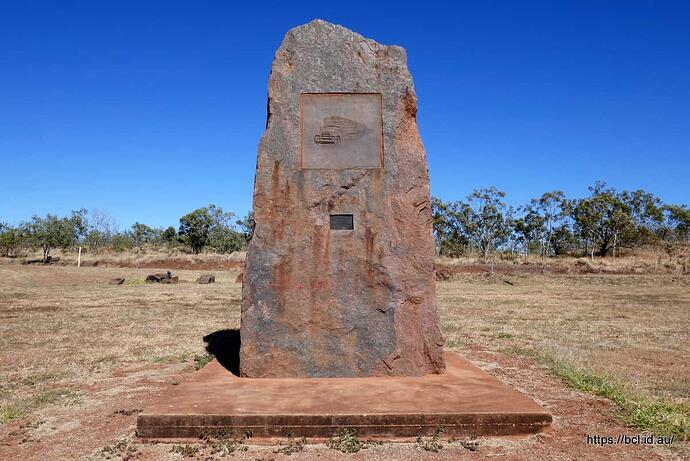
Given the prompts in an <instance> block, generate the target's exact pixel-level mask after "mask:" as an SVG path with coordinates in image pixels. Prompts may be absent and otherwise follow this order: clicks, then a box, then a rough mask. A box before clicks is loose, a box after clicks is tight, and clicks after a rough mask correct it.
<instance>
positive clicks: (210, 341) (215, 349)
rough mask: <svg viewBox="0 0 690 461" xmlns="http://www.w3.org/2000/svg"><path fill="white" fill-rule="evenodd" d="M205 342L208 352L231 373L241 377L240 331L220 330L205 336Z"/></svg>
mask: <svg viewBox="0 0 690 461" xmlns="http://www.w3.org/2000/svg"><path fill="white" fill-rule="evenodd" d="M204 342H205V343H206V352H208V353H209V354H213V355H214V356H215V357H216V360H218V363H220V364H221V365H222V366H223V367H224V368H225V369H226V370H228V371H229V372H230V373H232V374H233V375H235V376H239V375H240V330H218V331H216V332H213V333H211V334H209V335H206V336H204Z"/></svg>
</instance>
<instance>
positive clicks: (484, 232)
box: [0, 182, 690, 261]
mask: <svg viewBox="0 0 690 461" xmlns="http://www.w3.org/2000/svg"><path fill="white" fill-rule="evenodd" d="M505 196H506V194H505V192H503V191H501V190H498V189H497V188H495V187H488V188H482V189H477V190H475V191H473V192H472V193H471V194H470V195H469V196H467V198H466V199H465V200H458V201H449V202H444V201H442V200H440V199H438V198H432V215H433V229H434V238H435V241H436V248H437V252H438V254H440V255H444V256H450V257H457V256H468V255H476V254H479V255H480V256H481V257H482V258H483V259H485V260H486V259H488V258H489V256H490V255H491V254H492V253H496V252H498V253H510V254H511V255H515V254H522V255H525V256H529V255H540V256H541V257H542V258H547V257H552V256H562V255H572V256H582V255H587V256H589V257H592V258H594V256H595V255H598V256H617V255H620V254H621V251H623V250H626V249H634V248H639V247H642V246H660V245H663V246H664V248H665V249H666V250H667V251H672V248H674V247H675V246H677V245H687V244H688V243H690V209H688V208H687V206H686V205H673V204H664V203H662V201H661V200H660V199H659V198H658V197H656V196H654V195H653V194H651V193H649V192H646V191H644V190H635V191H627V190H623V191H617V190H615V189H614V188H612V187H608V186H607V185H606V183H604V182H596V183H595V184H594V185H593V186H591V187H589V194H588V195H587V196H586V197H584V198H580V199H569V198H567V197H566V196H565V194H564V193H563V192H562V191H551V192H546V193H544V194H542V195H541V196H540V197H537V198H534V199H532V200H530V201H529V203H527V204H525V205H522V206H519V207H517V208H515V207H511V206H507V205H506V203H505ZM253 231H254V219H253V215H252V213H251V212H250V213H249V214H248V215H247V216H245V217H244V218H242V219H238V218H237V217H236V216H235V214H234V213H232V212H227V211H224V210H223V209H222V208H221V207H218V206H216V205H208V206H205V207H202V208H198V209H196V210H194V211H192V212H190V213H187V214H185V215H184V216H182V217H181V218H180V219H179V226H178V227H177V228H175V227H173V226H169V227H167V228H155V227H150V226H148V225H146V224H142V223H139V222H137V223H134V224H133V225H132V226H131V228H129V229H127V230H124V231H120V230H118V229H117V228H116V226H115V224H114V221H113V220H112V218H110V217H109V216H108V214H107V213H105V212H103V211H100V210H93V211H92V212H91V213H88V212H87V210H85V209H81V210H75V211H72V212H71V213H70V214H69V215H68V216H62V217H60V216H56V215H53V214H48V215H46V216H43V217H41V216H33V217H32V218H31V219H30V220H28V221H25V222H22V223H21V224H19V225H17V226H10V225H8V224H3V223H0V254H1V255H3V256H7V257H13V256H17V255H18V254H19V253H21V252H22V251H26V250H27V249H32V250H37V249H40V250H41V251H42V253H43V260H44V261H48V259H49V257H50V252H51V250H53V249H55V248H59V249H69V248H75V247H77V246H82V247H85V248H86V249H87V251H91V252H93V253H99V252H101V251H105V250H108V251H129V250H134V251H140V250H141V249H142V248H143V247H144V246H154V247H158V248H170V249H174V248H177V249H180V250H182V251H189V252H192V253H200V252H202V251H209V250H210V251H213V252H216V253H232V252H233V251H239V250H242V249H244V248H246V246H247V244H248V242H249V240H250V239H251V237H252V234H253Z"/></svg>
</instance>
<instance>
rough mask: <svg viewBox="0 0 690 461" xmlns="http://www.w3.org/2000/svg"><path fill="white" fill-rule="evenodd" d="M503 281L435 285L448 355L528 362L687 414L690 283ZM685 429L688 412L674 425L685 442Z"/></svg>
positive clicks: (638, 278) (654, 278) (467, 278)
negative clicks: (489, 354)
mask: <svg viewBox="0 0 690 461" xmlns="http://www.w3.org/2000/svg"><path fill="white" fill-rule="evenodd" d="M503 279H505V277H498V276H495V277H491V276H488V275H485V274H483V275H462V276H457V278H456V280H454V281H452V282H440V283H439V285H438V298H439V302H440V306H441V311H442V318H443V329H444V332H445V334H446V341H447V346H448V347H450V348H453V349H456V350H459V351H462V350H463V349H465V348H468V347H473V346H481V348H483V349H488V350H495V351H502V352H508V353H510V354H519V355H530V356H533V357H536V358H538V359H541V361H542V362H544V363H545V364H546V365H550V366H551V368H552V369H553V371H554V372H556V373H558V372H559V371H560V372H563V373H562V374H563V375H564V376H563V377H564V379H565V380H566V382H568V379H567V375H568V374H570V375H572V374H573V373H574V372H575V371H577V370H581V372H580V373H584V372H587V373H590V374H592V375H593V376H599V377H601V376H605V377H607V379H608V381H609V382H610V383H615V386H616V388H617V389H619V388H620V389H626V390H628V391H629V395H630V396H633V395H634V396H636V397H635V398H637V399H638V400H639V398H644V399H652V400H654V401H658V402H659V403H661V404H669V405H680V406H679V407H674V408H680V409H681V410H679V411H681V412H682V409H685V410H687V408H688V407H687V405H688V402H690V369H689V368H688V361H687V358H688V357H690V338H689V337H688V336H689V327H690V279H689V278H688V277H687V276H671V275H634V276H629V275H605V276H601V275H577V276H575V275H561V276H541V275H521V276H511V277H510V280H509V281H510V282H512V283H513V284H514V285H509V284H507V283H505V282H504V280H503ZM566 371H567V372H568V373H565V372H566ZM572 382H574V380H573V379H571V382H570V384H572ZM612 385H613V384H612ZM574 387H577V386H574ZM582 390H586V391H592V389H587V388H583V389H582ZM620 392H623V391H622V390H621V391H620ZM601 395H604V396H606V397H610V395H606V394H601ZM689 423H690V416H688V414H687V413H686V414H685V418H684V419H683V420H682V421H680V422H679V423H678V425H679V426H678V427H679V429H678V431H681V430H682V431H683V432H684V433H685V436H686V437H687V436H688V432H687V431H688V429H689V428H688V424H689ZM658 428H659V426H655V425H653V426H652V427H650V428H649V429H658ZM682 428H684V429H682Z"/></svg>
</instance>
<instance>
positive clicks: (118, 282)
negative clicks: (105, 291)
mask: <svg viewBox="0 0 690 461" xmlns="http://www.w3.org/2000/svg"><path fill="white" fill-rule="evenodd" d="M123 283H125V278H124V277H115V278H114V279H110V281H108V285H122V284H123Z"/></svg>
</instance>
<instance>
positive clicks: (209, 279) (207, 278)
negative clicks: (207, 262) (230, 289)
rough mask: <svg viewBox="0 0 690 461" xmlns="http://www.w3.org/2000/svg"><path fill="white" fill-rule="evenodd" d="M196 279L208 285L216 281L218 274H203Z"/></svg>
mask: <svg viewBox="0 0 690 461" xmlns="http://www.w3.org/2000/svg"><path fill="white" fill-rule="evenodd" d="M196 281H197V283H199V284H201V285H208V284H209V283H216V276H215V275H213V274H201V275H200V276H199V278H198V279H196Z"/></svg>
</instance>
